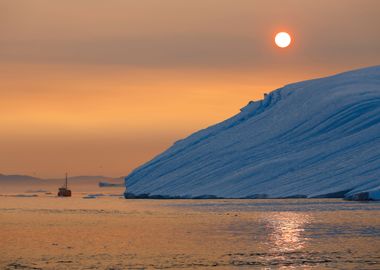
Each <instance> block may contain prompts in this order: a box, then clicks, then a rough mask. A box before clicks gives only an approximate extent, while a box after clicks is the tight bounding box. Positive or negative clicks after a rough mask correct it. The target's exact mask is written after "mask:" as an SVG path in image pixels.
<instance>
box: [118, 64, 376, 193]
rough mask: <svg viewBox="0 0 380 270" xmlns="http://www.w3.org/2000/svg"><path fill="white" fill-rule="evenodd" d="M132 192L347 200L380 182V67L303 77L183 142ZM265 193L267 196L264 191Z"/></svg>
mask: <svg viewBox="0 0 380 270" xmlns="http://www.w3.org/2000/svg"><path fill="white" fill-rule="evenodd" d="M125 183H126V186H127V191H128V194H129V195H130V194H136V195H138V194H150V195H153V196H157V195H160V196H166V197H170V196H172V197H178V196H180V197H186V198H189V197H200V196H203V195H207V196H216V197H224V198H243V197H247V198H250V197H252V198H255V197H266V198H278V197H305V196H307V197H324V196H327V197H334V196H338V197H344V196H345V195H347V194H355V193H357V192H365V191H367V190H373V189H374V188H376V187H379V186H380V66H375V67H370V68H365V69H360V70H355V71H350V72H346V73H342V74H338V75H335V76H331V77H327V78H322V79H315V80H309V81H304V82H299V83H295V84H290V85H287V86H285V87H283V88H280V89H277V90H275V91H273V92H271V93H269V94H266V95H265V96H264V99H263V100H260V101H255V102H252V101H251V102H249V104H248V105H247V106H246V107H244V108H242V109H241V112H240V113H239V114H237V115H235V116H233V117H232V118H230V119H227V120H226V121H224V122H221V123H219V124H217V125H214V126H211V127H209V128H207V129H203V130H200V131H198V132H196V133H194V134H192V135H190V136H189V137H187V138H186V139H183V140H180V141H178V142H176V143H175V144H174V145H173V146H172V147H170V148H169V149H168V150H166V151H165V152H163V153H161V154H160V155H158V156H157V157H155V158H154V159H153V160H151V161H149V162H147V163H146V164H144V165H142V166H141V167H139V168H137V169H135V170H134V171H133V172H132V173H131V174H130V175H128V176H127V177H126V178H125ZM258 195H260V196H258Z"/></svg>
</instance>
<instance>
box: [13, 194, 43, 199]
mask: <svg viewBox="0 0 380 270" xmlns="http://www.w3.org/2000/svg"><path fill="white" fill-rule="evenodd" d="M8 196H9V197H17V198H33V197H38V195H37V194H15V195H8Z"/></svg>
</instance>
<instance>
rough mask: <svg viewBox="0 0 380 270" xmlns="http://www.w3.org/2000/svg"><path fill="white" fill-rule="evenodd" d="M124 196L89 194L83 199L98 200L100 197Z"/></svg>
mask: <svg viewBox="0 0 380 270" xmlns="http://www.w3.org/2000/svg"><path fill="white" fill-rule="evenodd" d="M122 196H123V195H122V194H102V193H96V194H87V195H86V196H84V197H82V198H83V199H96V198H99V197H122Z"/></svg>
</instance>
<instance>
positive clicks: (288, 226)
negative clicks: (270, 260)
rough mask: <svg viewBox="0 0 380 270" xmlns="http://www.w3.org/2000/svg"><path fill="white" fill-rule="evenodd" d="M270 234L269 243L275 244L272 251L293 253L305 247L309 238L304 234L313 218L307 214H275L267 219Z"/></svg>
mask: <svg viewBox="0 0 380 270" xmlns="http://www.w3.org/2000/svg"><path fill="white" fill-rule="evenodd" d="M266 222H267V229H269V231H270V234H269V236H268V238H269V242H271V243H272V244H273V247H272V251H275V252H292V251H296V250H300V249H302V248H304V247H305V244H306V242H307V238H305V236H304V235H302V233H303V232H304V231H305V227H306V225H307V224H309V223H310V222H311V217H310V216H309V215H308V214H305V213H296V212H281V213H273V215H271V216H270V217H268V218H267V219H266Z"/></svg>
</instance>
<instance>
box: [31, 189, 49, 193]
mask: <svg viewBox="0 0 380 270" xmlns="http://www.w3.org/2000/svg"><path fill="white" fill-rule="evenodd" d="M48 192H49V191H47V190H44V189H36V190H27V191H25V193H48Z"/></svg>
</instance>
